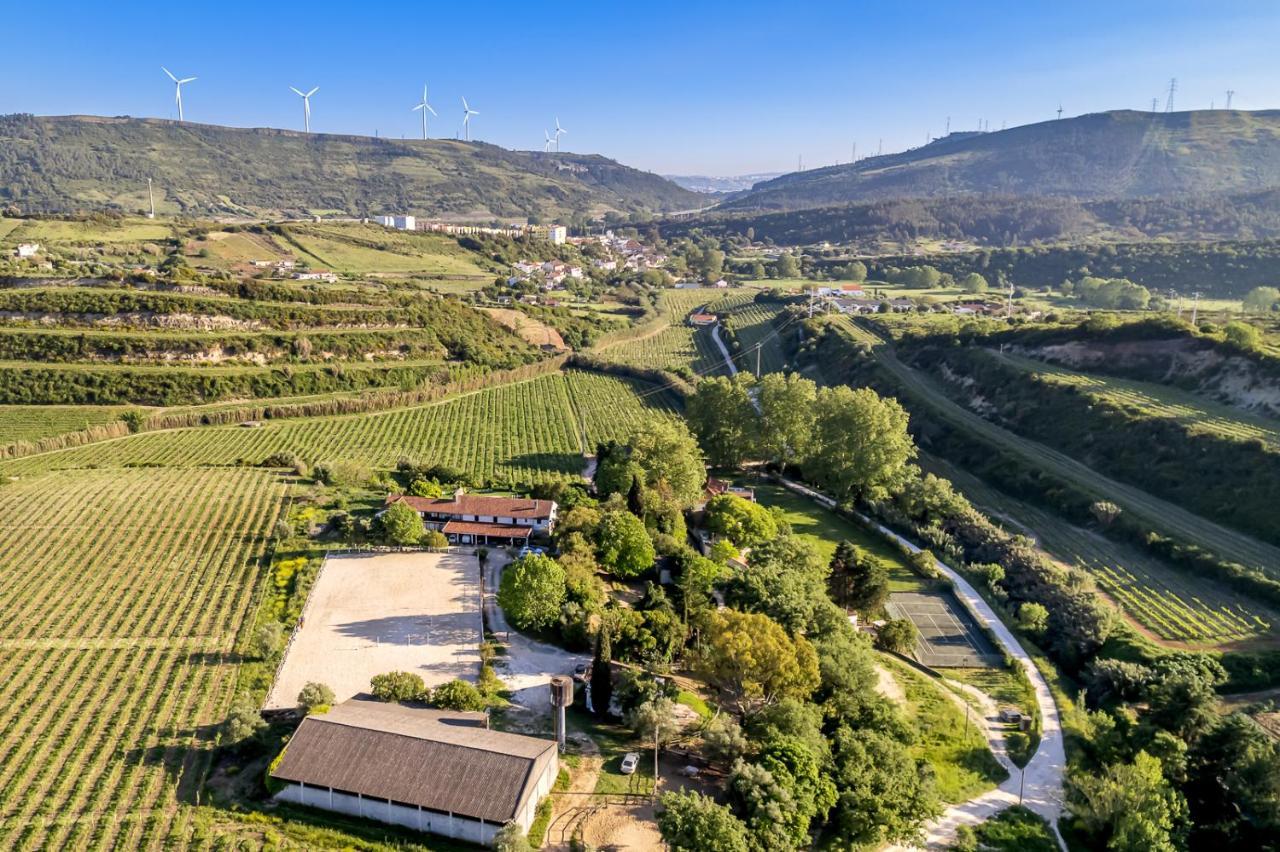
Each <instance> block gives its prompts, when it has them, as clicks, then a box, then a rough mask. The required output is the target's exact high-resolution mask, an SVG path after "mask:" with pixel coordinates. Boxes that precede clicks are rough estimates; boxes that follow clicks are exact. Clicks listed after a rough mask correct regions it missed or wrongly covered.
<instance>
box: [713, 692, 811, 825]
mask: <svg viewBox="0 0 1280 852" xmlns="http://www.w3.org/2000/svg"><path fill="white" fill-rule="evenodd" d="M801 706H803V705H801ZM815 748H816V751H815ZM826 757H827V747H826V742H825V741H823V740H822V738H821V735H820V733H818V735H817V737H816V744H815V746H810V745H808V744H806V743H805V742H804V741H803V740H801V739H800V738H798V737H795V736H789V735H786V734H778V735H773V736H770V737H768V738H767V739H766V741H765V743H764V745H763V746H762V748H761V749H760V753H759V754H758V755H756V756H755V757H754V758H753V759H752V761H751V768H750V769H748V768H747V764H746V763H745V762H743V761H741V760H740V761H738V763H737V764H736V765H735V767H734V773H733V777H732V778H731V779H730V782H729V783H730V787H731V788H732V790H733V791H734V793H735V794H736V796H737V797H739V798H740V800H741V801H742V804H743V809H744V811H745V812H746V814H747V825H748V826H749V827H750V828H751V830H752V832H753V833H754V834H755V835H756V837H757V839H758V840H764V839H766V838H767V839H768V841H770V842H766V843H763V844H762V845H764V846H765V847H766V848H770V849H776V848H787V847H791V848H800V847H805V846H808V845H809V828H810V825H811V824H812V823H813V821H814V820H815V819H816V820H819V821H821V820H824V819H825V818H826V815H827V812H828V811H829V810H830V809H831V806H832V805H833V804H835V800H836V789H835V785H834V784H833V783H832V782H831V779H830V778H829V777H828V776H827V775H826V774H825V773H824V772H823V771H822V763H823V761H824V760H825V758H826Z"/></svg>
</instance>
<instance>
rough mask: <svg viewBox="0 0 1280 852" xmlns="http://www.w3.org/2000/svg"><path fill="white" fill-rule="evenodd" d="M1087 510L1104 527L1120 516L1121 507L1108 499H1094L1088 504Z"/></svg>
mask: <svg viewBox="0 0 1280 852" xmlns="http://www.w3.org/2000/svg"><path fill="white" fill-rule="evenodd" d="M1089 512H1090V513H1091V514H1092V515H1093V517H1094V518H1095V519H1096V520H1097V521H1098V523H1099V524H1101V525H1102V526H1104V527H1109V526H1111V525H1112V524H1113V523H1115V520H1116V518H1118V517H1120V512H1121V509H1120V507H1119V506H1117V505H1116V504H1115V503H1112V502H1111V501H1110V500H1096V501H1094V503H1093V504H1092V505H1090V506H1089Z"/></svg>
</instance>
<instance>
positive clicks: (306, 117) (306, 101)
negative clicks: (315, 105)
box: [289, 86, 320, 133]
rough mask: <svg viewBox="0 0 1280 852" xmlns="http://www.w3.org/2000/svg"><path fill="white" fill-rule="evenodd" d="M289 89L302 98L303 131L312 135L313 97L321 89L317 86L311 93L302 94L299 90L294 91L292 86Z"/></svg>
mask: <svg viewBox="0 0 1280 852" xmlns="http://www.w3.org/2000/svg"><path fill="white" fill-rule="evenodd" d="M289 88H290V89H291V90H292V91H293V93H294V94H295V95H297V96H298V97H300V98H302V129H303V130H304V131H305V132H307V133H310V132H311V96H312V95H314V94H315V93H316V92H318V91H320V87H319V86H316V87H315V88H314V89H312V90H311V91H309V92H300V91H298V90H297V89H294V88H293V86H290V87H289Z"/></svg>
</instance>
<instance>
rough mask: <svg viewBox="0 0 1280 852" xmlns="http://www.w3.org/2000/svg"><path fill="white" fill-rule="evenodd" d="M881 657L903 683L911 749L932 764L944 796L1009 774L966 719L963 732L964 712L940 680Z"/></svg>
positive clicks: (964, 795) (964, 794)
mask: <svg viewBox="0 0 1280 852" xmlns="http://www.w3.org/2000/svg"><path fill="white" fill-rule="evenodd" d="M881 662H882V663H883V664H884V665H885V666H886V667H887V668H888V669H889V670H890V671H891V672H892V673H893V676H894V678H895V679H896V680H897V681H898V683H900V684H901V685H902V689H903V692H904V693H905V694H906V701H905V702H903V704H902V705H900V706H901V709H902V711H903V715H904V716H905V717H906V719H907V726H908V727H909V728H910V729H911V730H912V731H914V733H915V738H916V739H915V742H914V743H913V744H912V746H911V752H912V754H913V755H914V756H916V757H920V758H923V759H925V760H927V761H928V762H929V765H930V766H932V767H933V770H934V773H935V775H936V776H937V780H938V795H939V796H941V797H942V800H943V801H945V802H953V803H954V802H963V801H965V800H967V799H971V798H973V797H974V796H976V795H978V794H980V793H983V792H985V791H987V790H990V789H992V788H993V787H995V786H996V785H997V784H999V783H1000V782H1001V781H1004V780H1005V779H1006V778H1008V777H1009V774H1008V772H1006V771H1005V769H1004V767H1002V766H1001V765H1000V764H999V762H997V761H996V758H995V755H993V754H992V753H991V750H990V749H989V748H988V747H987V740H986V737H985V736H984V735H983V734H982V731H981V729H980V728H979V726H978V725H977V724H970V725H968V727H967V732H966V726H965V714H964V711H963V710H961V709H960V707H959V706H958V705H957V704H956V703H955V702H954V701H952V700H951V699H950V698H949V697H947V695H946V693H944V692H943V690H944V687H943V686H942V685H941V684H939V683H936V682H934V681H931V680H930V679H929V678H926V677H925V676H924V675H922V674H918V673H917V672H915V671H914V670H913V669H910V668H908V667H907V666H905V665H903V664H902V663H899V662H897V661H896V660H894V659H892V658H890V657H887V656H884V655H882V656H881Z"/></svg>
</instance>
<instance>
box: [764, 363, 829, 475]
mask: <svg viewBox="0 0 1280 852" xmlns="http://www.w3.org/2000/svg"><path fill="white" fill-rule="evenodd" d="M817 397H818V388H817V385H815V384H814V382H813V381H812V380H811V379H806V378H804V377H802V376H799V375H796V374H795V373H791V374H788V375H786V376H784V375H783V374H781V373H769V374H768V375H766V376H765V377H764V378H763V379H761V380H760V394H759V398H758V400H757V401H758V403H759V405H760V416H759V427H758V431H759V436H758V439H759V442H760V449H761V451H762V452H763V453H764V454H765V456H766V457H767V458H768V459H769V460H770V461H773V462H777V463H779V464H783V465H789V464H795V463H796V462H798V461H799V460H801V459H803V458H804V457H805V455H806V454H807V453H808V451H809V447H810V444H811V443H812V435H813V421H814V414H815V412H814V403H815V402H816V400H817ZM753 413H754V412H753Z"/></svg>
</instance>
